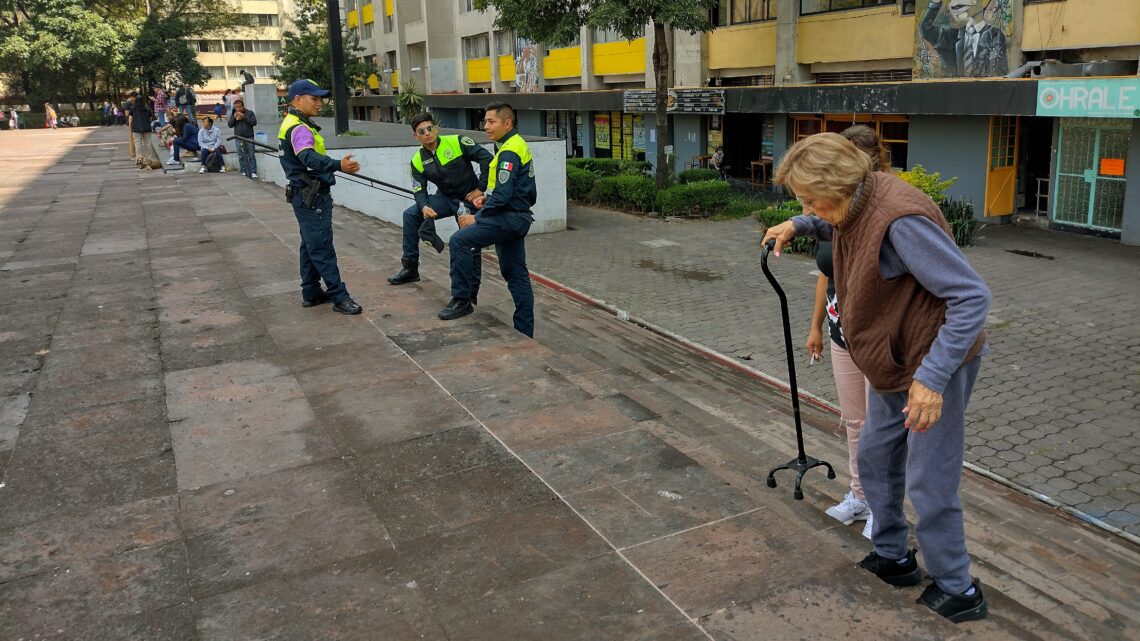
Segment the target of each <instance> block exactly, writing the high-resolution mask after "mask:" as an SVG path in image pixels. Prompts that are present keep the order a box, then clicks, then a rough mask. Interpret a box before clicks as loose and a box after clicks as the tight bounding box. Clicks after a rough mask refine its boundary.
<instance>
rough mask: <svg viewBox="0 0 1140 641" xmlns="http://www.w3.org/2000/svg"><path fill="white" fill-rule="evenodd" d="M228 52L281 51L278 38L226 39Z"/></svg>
mask: <svg viewBox="0 0 1140 641" xmlns="http://www.w3.org/2000/svg"><path fill="white" fill-rule="evenodd" d="M225 44H226V52H228V53H276V52H278V51H281V41H280V40H226V41H225Z"/></svg>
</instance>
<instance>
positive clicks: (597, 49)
mask: <svg viewBox="0 0 1140 641" xmlns="http://www.w3.org/2000/svg"><path fill="white" fill-rule="evenodd" d="M592 53H593V54H594V73H595V74H597V75H599V76H608V75H617V74H623V73H645V38H638V39H637V40H634V41H632V42H626V41H625V40H620V41H618V42H603V43H601V44H595V45H593V49H592Z"/></svg>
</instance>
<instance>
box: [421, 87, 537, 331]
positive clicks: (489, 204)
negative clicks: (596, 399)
mask: <svg viewBox="0 0 1140 641" xmlns="http://www.w3.org/2000/svg"><path fill="white" fill-rule="evenodd" d="M516 126H517V125H516V120H515V110H514V109H512V108H511V106H510V105H508V104H507V103H505V102H495V103H491V104H490V105H487V111H486V114H485V115H484V118H483V131H485V132H487V136H488V137H490V138H491V140H493V141H494V142H495V143H497V145H498V146H497V148H496V151H495V156H494V158H493V159H492V161H491V169H490V173H489V174H488V177H487V194H486V195H484V196H480V197H479V198H476V199H475V203H474V204H475V206H476V207H478V208H479V210H480V211H479V212H478V213H477V214H474V215H472V214H465V215H461V216H459V218H458V220H457V222H458V223H459V231H457V232H455V233H454V234H452V235H451V240H450V242H449V246H450V251H451V302H450V303H448V304H447V307H445V308H443V310H441V311H440V312H439V318H440V320H454V319H456V318H461V317H463V316H466V315H467V314H470V313H471V312H472V311H474V307H473V306H472V305H473V303H472V300H471V299H472V297H473V296H474V293H475V287H476V283H475V278H474V276H475V274H474V267H473V262H474V260H475V258H476V257H477V256H478V255H479V252H480V251H481V250H482V249H483V248H484V247H490V246H491V245H494V246H495V252H496V253H497V254H498V256H499V271H500V273H502V275H503V279H504V280H506V281H507V289H508V290H510V292H511V298H512V299H514V302H515V313H514V327H515V329H516V330H518V331H519V332H521V333H523V334H526V335H527V336H530V337H531V338H533V337H534V291H533V290H532V289H531V285H530V272H529V271H527V268H526V245H525V239H526V235H527V232H529V231H530V225H531V223H533V222H534V214H533V213H532V212H531V207H533V206H534V204H535V203H536V202H538V189H537V187H536V185H535V180H534V159H533V158H532V157H531V155H530V148H529V147H527V144H526V142H525V141H524V140H523V139H522V136H521V135H520V134H519V132H518V129H517V128H516Z"/></svg>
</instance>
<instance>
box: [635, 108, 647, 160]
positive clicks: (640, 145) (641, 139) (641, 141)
mask: <svg viewBox="0 0 1140 641" xmlns="http://www.w3.org/2000/svg"><path fill="white" fill-rule="evenodd" d="M633 150H634V151H645V118H644V117H642V116H634V117H633Z"/></svg>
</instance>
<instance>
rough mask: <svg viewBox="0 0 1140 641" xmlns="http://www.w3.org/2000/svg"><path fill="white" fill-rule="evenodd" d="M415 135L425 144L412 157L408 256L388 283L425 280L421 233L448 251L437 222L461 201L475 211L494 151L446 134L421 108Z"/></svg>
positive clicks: (454, 210) (414, 124) (414, 123)
mask: <svg viewBox="0 0 1140 641" xmlns="http://www.w3.org/2000/svg"><path fill="white" fill-rule="evenodd" d="M411 125H412V135H413V136H415V138H416V140H417V141H418V142H419V143H420V148H419V149H417V150H416V153H415V154H414V155H413V156H412V162H411V166H412V192H413V193H414V194H415V198H416V202H415V203H414V204H413V205H412V206H411V207H408V208H407V209H406V210H404V256H403V259H402V260H401V262H402V265H403V269H401V270H400V271H399V272H397V273H395V274H393V275H391V276H389V277H388V283H390V284H392V285H403V284H404V283H413V282H416V281H418V280H419V279H420V247H419V240H420V239H421V238H422V239H424V240H425V241H427V242H429V243H433V244H434V246H435V249H436V250H437V251H440V252H442V251H443V241H441V240H439V236H437V235H436V233H435V221H436V220H437V219H439V218H447V217H449V216H455V215H456V214H458V213H459V208H460V205H466V206H467V207H469V208H470V209H471V210H472V211H474V210H475V209H476V207H475V204H474V203H475V200H476V199H477V198H479V197H480V196H482V195H483V192H485V191H486V190H487V171H488V168H489V167H490V166H491V152H489V151H487V150H486V149H484V148H483V147H482V146H481V145H477V144H475V141H474V140H472V139H471V138H469V137H467V136H456V135H448V136H441V135H440V134H439V127H438V126H437V125H436V124H435V118H433V117H432V115H431V114H429V113H422V114H419V115H418V116H416V117H414V118H412V122H411ZM472 162H477V163H479V175H475V170H474V169H472V168H471V163H472ZM429 182H430V183H432V184H434V185H435V186H436V188H437V191H436V193H434V194H430V195H429V194H428V192H427V187H428V183H429ZM480 262H481V261H480V260H478V258H477V259H476V260H475V262H474V265H473V266H474V270H475V276H474V279H475V292H473V293H472V295H471V300H472V302H475V294H476V293H477V292H478V290H479V281H480V278H481V276H482V271H481V269H480Z"/></svg>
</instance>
